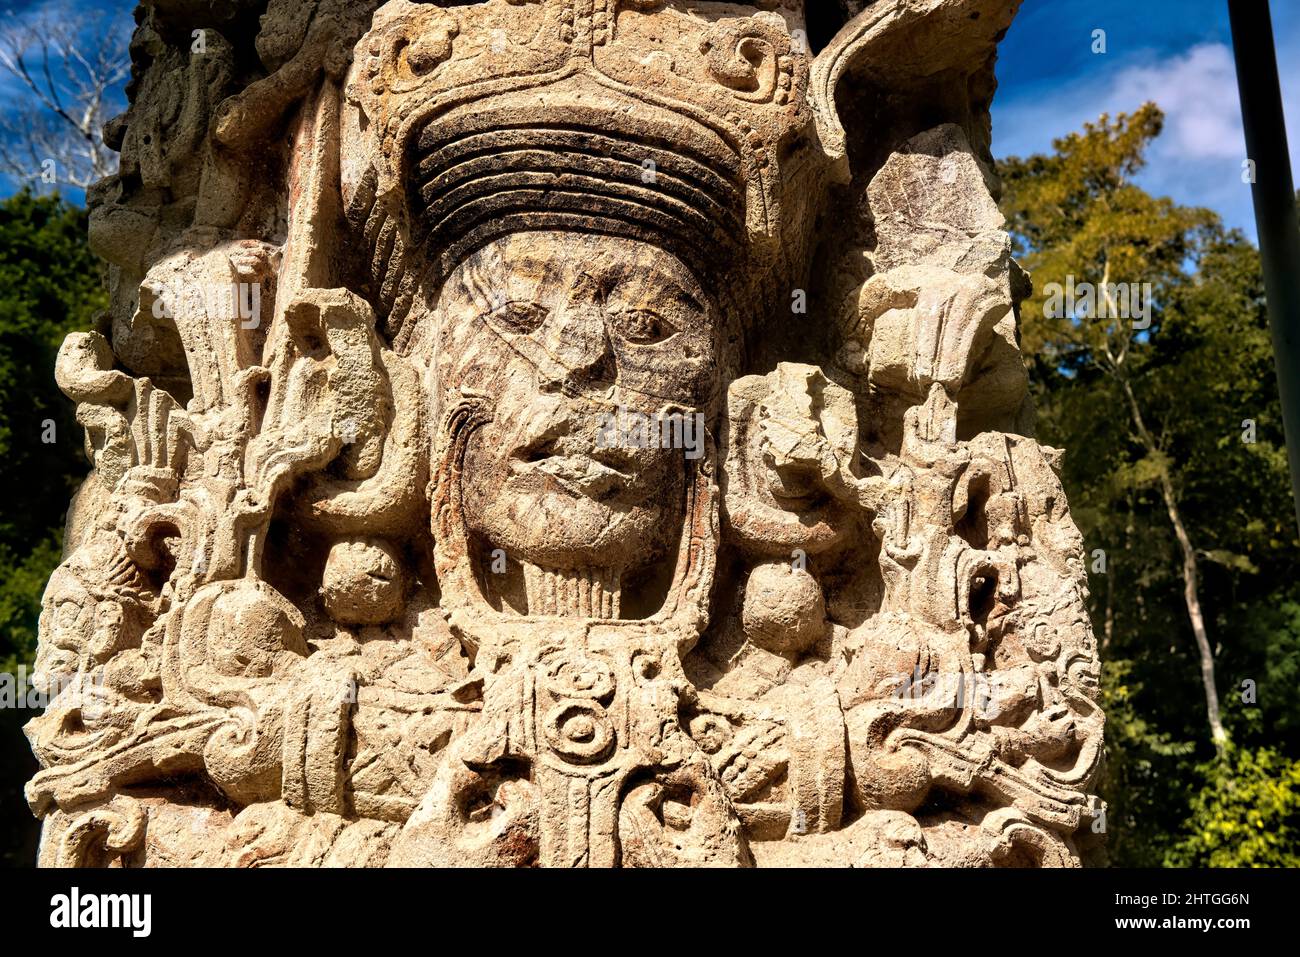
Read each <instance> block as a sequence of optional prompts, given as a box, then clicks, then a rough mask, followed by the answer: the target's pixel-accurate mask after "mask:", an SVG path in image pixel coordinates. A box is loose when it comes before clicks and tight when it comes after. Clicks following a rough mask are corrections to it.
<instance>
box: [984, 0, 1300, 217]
mask: <svg viewBox="0 0 1300 957" xmlns="http://www.w3.org/2000/svg"><path fill="white" fill-rule="evenodd" d="M1271 8H1272V11H1273V32H1274V34H1275V37H1276V40H1277V44H1278V66H1279V69H1280V71H1281V73H1282V95H1283V100H1284V105H1285V108H1286V113H1287V129H1288V131H1289V134H1290V141H1291V158H1292V168H1293V170H1295V171H1296V172H1297V173H1300V163H1297V162H1296V161H1297V159H1300V2H1297V0H1273V2H1272V3H1271ZM1098 29H1100V30H1105V31H1106V48H1107V52H1106V53H1104V54H1094V53H1093V52H1092V36H1093V31H1094V30H1098ZM998 84H999V86H998V94H997V97H996V98H995V99H994V101H993V152H994V154H995V155H997V156H1000V157H1001V156H1010V155H1020V156H1024V155H1028V154H1030V153H1040V152H1046V151H1048V150H1050V149H1051V144H1052V140H1053V139H1055V138H1057V137H1059V136H1062V135H1063V134H1065V133H1068V132H1070V131H1071V130H1075V129H1078V128H1079V127H1080V126H1081V125H1082V124H1083V123H1084V122H1085V121H1088V120H1095V119H1096V118H1097V116H1098V115H1099V114H1101V113H1103V112H1108V113H1111V114H1112V115H1113V114H1115V113H1120V112H1131V111H1132V110H1134V109H1136V108H1137V107H1138V106H1140V105H1141V104H1142V103H1143V102H1144V101H1146V100H1154V101H1155V102H1156V103H1157V104H1159V106H1160V107H1161V108H1162V109H1163V110H1164V111H1165V114H1166V120H1165V129H1164V133H1163V134H1162V135H1161V136H1160V138H1159V139H1158V140H1157V141H1156V143H1155V144H1154V145H1153V147H1152V149H1151V151H1150V153H1149V154H1148V160H1149V163H1148V166H1147V168H1146V169H1145V170H1144V171H1143V172H1142V174H1141V176H1140V178H1139V182H1140V183H1141V185H1142V186H1143V187H1145V188H1146V189H1147V190H1148V191H1150V192H1152V193H1155V194H1157V195H1162V196H1171V197H1173V198H1174V199H1175V200H1177V201H1178V202H1180V203H1185V204H1188V205H1198V206H1208V207H1210V208H1211V209H1213V210H1215V211H1216V212H1218V213H1219V214H1220V215H1221V216H1222V217H1223V218H1224V220H1225V221H1226V222H1227V223H1228V225H1230V226H1238V227H1241V228H1242V229H1243V230H1245V231H1246V232H1247V234H1248V235H1250V236H1251V237H1252V238H1253V237H1254V236H1255V224H1254V214H1253V212H1252V209H1251V199H1250V187H1249V186H1248V185H1246V184H1244V183H1242V181H1241V172H1242V169H1241V164H1242V161H1243V160H1244V159H1245V158H1246V145H1245V138H1244V134H1243V133H1242V128H1241V108H1240V104H1239V101H1238V99H1237V85H1236V72H1235V69H1234V67H1233V60H1232V34H1231V32H1230V30H1229V28H1228V5H1227V2H1226V0H1025V3H1024V5H1023V6H1022V7H1021V12H1020V16H1019V17H1018V18H1017V19H1016V21H1015V23H1013V24H1012V26H1011V30H1010V31H1009V32H1008V33H1007V37H1006V40H1005V41H1004V42H1003V44H1002V48H1001V51H1000V54H999V59H998ZM1296 179H1297V182H1300V175H1297V176H1296Z"/></svg>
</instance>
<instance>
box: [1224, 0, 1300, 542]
mask: <svg viewBox="0 0 1300 957" xmlns="http://www.w3.org/2000/svg"><path fill="white" fill-rule="evenodd" d="M1228 17H1229V19H1230V20H1231V22H1232V47H1233V52H1234V54H1235V56H1236V60H1237V86H1238V88H1239V90H1240V93H1241V118H1242V122H1243V124H1244V125H1245V128H1246V154H1247V158H1248V159H1250V160H1251V161H1252V162H1253V163H1254V172H1255V177H1254V184H1253V185H1252V187H1251V193H1252V194H1253V198H1254V200H1255V222H1256V224H1257V225H1258V227H1259V252H1260V257H1261V259H1262V260H1263V264H1264V291H1265V294H1266V295H1267V297H1268V319H1269V326H1270V327H1271V328H1272V332H1273V359H1274V362H1275V363H1276V367H1277V385H1278V391H1279V392H1280V393H1281V395H1282V424H1283V427H1284V428H1285V429H1286V446H1287V460H1288V461H1289V462H1290V465H1291V492H1292V495H1293V496H1294V497H1295V506H1296V521H1297V524H1300V219H1298V218H1297V216H1296V202H1295V185H1294V183H1293V182H1292V179H1291V158H1290V154H1289V152H1288V150H1287V141H1286V123H1285V121H1284V120H1283V116H1282V88H1281V85H1280V84H1279V82H1278V78H1277V53H1276V47H1275V46H1274V43H1273V21H1272V18H1271V17H1270V15H1269V9H1268V0H1228Z"/></svg>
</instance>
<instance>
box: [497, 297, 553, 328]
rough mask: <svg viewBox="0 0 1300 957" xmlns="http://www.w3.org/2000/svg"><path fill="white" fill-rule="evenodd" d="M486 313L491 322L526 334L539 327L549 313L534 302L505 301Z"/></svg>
mask: <svg viewBox="0 0 1300 957" xmlns="http://www.w3.org/2000/svg"><path fill="white" fill-rule="evenodd" d="M488 315H489V316H490V317H491V319H492V321H493V322H495V323H496V324H497V325H499V326H502V327H503V328H505V329H506V330H507V331H508V332H513V333H515V334H516V335H521V336H526V335H528V334H529V333H532V332H536V331H537V330H538V329H539V328H541V325H542V323H543V322H545V321H546V317H547V316H548V315H550V313H549V311H548V310H547V309H546V308H545V307H544V306H539V305H537V303H535V302H507V303H506V304H505V305H502V306H498V307H497V308H496V309H493V310H492V311H491V312H490V313H488Z"/></svg>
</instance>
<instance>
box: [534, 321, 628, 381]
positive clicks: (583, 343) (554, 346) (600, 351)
mask: <svg viewBox="0 0 1300 957" xmlns="http://www.w3.org/2000/svg"><path fill="white" fill-rule="evenodd" d="M557 319H558V321H557V322H555V323H553V324H552V327H551V334H550V336H548V341H547V352H548V353H549V354H550V356H552V357H553V358H554V361H552V362H548V363H546V365H545V366H544V367H543V368H539V369H538V373H537V380H538V384H539V385H540V386H541V389H542V391H543V392H573V391H575V390H578V389H582V388H584V387H586V386H590V385H593V384H596V383H601V384H609V383H612V382H613V381H614V374H615V369H614V353H613V350H612V349H611V347H610V342H609V333H608V332H607V330H606V329H605V321H604V317H603V316H601V314H600V312H599V310H598V309H595V308H585V309H581V310H573V311H570V312H565V313H563V314H561V315H560V316H558V317H557Z"/></svg>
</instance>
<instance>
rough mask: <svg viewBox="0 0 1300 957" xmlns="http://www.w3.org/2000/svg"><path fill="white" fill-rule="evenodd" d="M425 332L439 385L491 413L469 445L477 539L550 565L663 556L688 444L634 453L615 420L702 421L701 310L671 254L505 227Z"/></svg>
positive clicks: (676, 514) (707, 364)
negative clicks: (475, 397)
mask: <svg viewBox="0 0 1300 957" xmlns="http://www.w3.org/2000/svg"><path fill="white" fill-rule="evenodd" d="M434 328H435V329H436V330H437V331H436V338H437V345H436V354H437V356H438V360H437V366H436V370H437V373H436V374H437V382H436V384H435V386H436V388H437V389H438V390H439V392H440V393H441V392H444V391H445V390H447V389H449V388H458V387H459V388H464V389H467V390H471V391H475V392H479V393H483V394H485V395H486V396H487V397H488V400H489V404H490V409H491V415H492V420H491V421H490V422H489V423H488V424H487V425H485V426H482V427H480V428H479V429H477V430H476V432H475V433H474V435H473V437H472V438H471V439H470V441H469V444H468V447H467V450H466V460H465V469H464V473H463V479H462V481H463V486H462V505H463V508H464V512H465V517H466V524H467V530H468V531H469V532H470V533H471V534H472V535H476V536H478V537H479V538H481V539H483V540H484V541H486V543H488V544H489V545H490V547H491V548H494V549H495V548H502V549H504V550H505V551H506V553H507V554H508V555H509V556H510V557H511V558H512V559H516V560H523V561H527V562H530V563H532V564H535V565H540V566H542V567H544V568H554V569H575V568H603V569H627V568H634V567H637V566H641V565H644V564H646V563H648V562H650V561H652V560H654V559H655V558H656V557H658V556H659V555H660V554H662V553H663V551H664V549H665V547H666V545H667V544H668V543H669V542H670V541H671V540H672V539H673V538H674V537H675V535H676V534H677V532H678V531H679V530H680V526H681V520H682V503H683V487H684V479H685V476H686V472H687V469H686V454H685V451H686V450H684V449H683V448H682V447H680V445H681V443H680V442H674V441H672V440H671V439H669V441H667V442H665V441H661V440H659V441H655V440H652V441H649V442H645V441H637V440H633V441H634V442H637V444H633V442H629V441H627V440H626V436H625V432H627V431H635V430H625V429H623V428H622V427H621V426H622V425H623V424H625V423H628V422H641V421H645V420H642V419H639V418H638V416H644V417H646V418H647V419H648V420H649V421H651V422H661V421H662V419H656V418H655V417H657V416H664V417H666V416H669V415H672V414H674V413H676V414H678V415H689V416H691V417H692V422H695V421H698V420H695V419H694V418H693V416H694V413H695V411H696V409H697V408H699V407H700V406H701V405H703V404H704V400H705V399H706V396H707V393H708V392H709V389H710V387H711V384H712V374H713V371H714V368H715V365H714V357H715V352H716V348H715V341H714V321H713V316H712V311H711V307H710V306H709V304H708V298H707V297H706V296H705V294H704V292H703V291H702V290H701V288H700V287H699V284H698V283H697V282H696V280H695V279H694V278H693V276H692V275H691V274H690V272H689V271H688V270H687V269H686V268H685V267H684V266H683V265H682V264H681V263H680V262H679V261H678V260H677V259H676V258H674V257H673V256H671V255H669V254H667V253H665V252H663V251H661V250H658V249H656V248H654V247H651V246H648V245H645V244H643V243H639V242H635V241H632V240H627V239H620V238H615V237H607V236H597V235H592V234H575V233H558V232H533V233H519V234H515V235H512V236H509V237H506V238H503V239H501V240H498V241H496V242H494V243H492V244H490V245H488V246H486V247H484V248H483V249H482V250H480V251H479V252H477V253H475V254H474V255H473V256H471V257H470V258H469V259H468V260H467V261H466V262H464V263H463V264H462V265H461V266H460V267H459V268H457V269H456V270H455V272H454V273H453V274H452V275H451V276H450V278H449V279H448V281H447V283H446V284H445V285H444V287H443V290H442V294H441V299H440V301H439V303H438V306H437V310H436V321H435V325H434ZM423 348H424V349H428V348H429V346H428V345H425V346H424V347H423ZM664 431H665V430H664V429H662V428H659V429H658V432H657V434H658V435H659V437H660V439H662V436H663V434H664ZM650 432H651V434H652V435H654V434H655V432H656V430H655V429H653V428H652V429H651V430H650ZM697 438H698V440H699V441H702V438H703V437H702V435H699V436H698V437H697ZM674 445H676V446H678V447H672V446H674ZM665 446H668V447H665Z"/></svg>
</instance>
